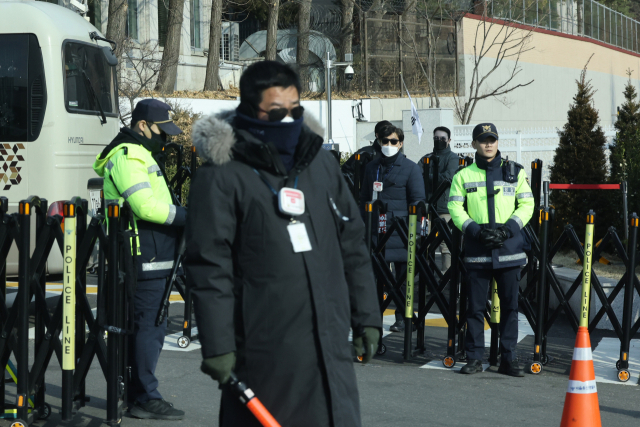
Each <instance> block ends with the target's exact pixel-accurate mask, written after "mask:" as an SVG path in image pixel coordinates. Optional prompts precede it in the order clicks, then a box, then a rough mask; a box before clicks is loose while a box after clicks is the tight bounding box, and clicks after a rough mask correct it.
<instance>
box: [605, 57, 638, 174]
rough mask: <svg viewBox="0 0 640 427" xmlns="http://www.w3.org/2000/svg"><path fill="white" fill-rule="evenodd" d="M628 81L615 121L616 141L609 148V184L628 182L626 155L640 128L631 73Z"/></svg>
mask: <svg viewBox="0 0 640 427" xmlns="http://www.w3.org/2000/svg"><path fill="white" fill-rule="evenodd" d="M627 75H628V76H629V81H628V82H627V85H626V86H625V88H624V99H625V102H624V104H622V106H621V107H620V109H619V112H618V120H617V121H616V124H615V127H616V139H615V141H614V144H613V145H612V146H611V155H610V157H609V159H610V162H611V182H614V183H619V182H622V181H628V179H629V172H630V171H629V164H628V159H627V157H628V153H629V152H630V149H631V147H632V146H633V145H634V142H635V141H634V138H635V136H636V133H637V131H638V126H640V103H639V102H638V101H637V98H638V94H637V92H636V88H635V87H633V84H632V83H631V71H630V70H628V71H627Z"/></svg>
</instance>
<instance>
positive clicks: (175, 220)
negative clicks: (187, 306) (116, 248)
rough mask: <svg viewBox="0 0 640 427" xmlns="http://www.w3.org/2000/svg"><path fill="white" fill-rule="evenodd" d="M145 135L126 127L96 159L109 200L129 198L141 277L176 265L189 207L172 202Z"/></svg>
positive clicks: (164, 273) (162, 274) (166, 272)
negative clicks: (145, 140) (181, 229)
mask: <svg viewBox="0 0 640 427" xmlns="http://www.w3.org/2000/svg"><path fill="white" fill-rule="evenodd" d="M143 138H144V137H142V136H140V135H138V134H137V133H135V132H133V131H132V130H131V129H127V128H123V129H122V130H121V132H120V134H118V136H117V137H116V138H115V139H114V141H113V142H112V143H111V144H110V145H109V146H108V147H107V148H106V149H105V150H104V151H103V152H102V153H101V154H99V155H98V157H97V158H96V161H95V163H94V165H93V169H94V170H95V171H96V173H97V174H98V175H99V176H101V177H104V188H103V191H104V198H105V203H109V202H111V201H117V202H118V203H119V204H120V205H122V203H124V201H125V200H126V201H127V202H129V204H130V205H131V209H132V210H133V213H134V221H135V225H136V230H137V232H138V278H139V279H142V280H148V279H156V278H162V277H167V276H168V275H169V274H170V272H171V268H172V267H173V263H174V258H175V254H176V244H177V235H178V230H177V227H180V226H184V224H185V222H186V210H185V208H183V207H181V206H176V205H174V204H173V203H172V199H171V193H170V192H169V188H168V187H167V183H166V181H165V179H164V176H163V175H162V171H161V169H160V166H158V163H157V162H156V160H155V159H154V158H153V156H152V155H151V152H150V151H149V150H147V148H145V147H144V146H143V145H141V143H140V142H142V141H143Z"/></svg>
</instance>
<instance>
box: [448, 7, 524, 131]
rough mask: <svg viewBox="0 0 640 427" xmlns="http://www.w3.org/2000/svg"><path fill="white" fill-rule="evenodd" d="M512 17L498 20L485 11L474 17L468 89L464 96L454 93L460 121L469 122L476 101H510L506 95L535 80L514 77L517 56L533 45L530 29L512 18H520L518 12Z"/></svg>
mask: <svg viewBox="0 0 640 427" xmlns="http://www.w3.org/2000/svg"><path fill="white" fill-rule="evenodd" d="M522 12H523V13H524V12H525V11H524V10H523V11H522ZM512 19H513V21H506V20H500V21H498V20H496V19H494V18H490V17H488V16H487V15H486V12H485V14H484V15H483V17H482V19H481V20H479V21H477V26H476V30H475V38H474V39H473V59H472V63H471V65H472V67H473V68H472V71H471V81H470V82H468V87H469V91H468V93H467V94H466V96H458V95H454V97H453V102H454V114H455V115H456V118H457V119H458V120H459V121H460V123H461V124H465V125H466V124H469V123H470V122H471V118H472V117H473V112H474V111H475V108H476V106H477V105H478V102H480V101H482V100H484V99H488V98H495V99H497V100H498V101H500V102H502V103H503V104H504V105H509V99H508V97H507V96H505V95H507V94H508V93H510V92H513V91H514V90H516V89H519V88H521V87H525V86H529V85H530V84H531V83H533V82H534V79H531V80H530V81H528V82H526V83H517V81H518V79H517V77H518V75H519V74H520V72H521V71H522V68H521V66H520V59H521V58H522V55H524V54H525V53H527V52H529V51H530V50H532V49H534V47H533V46H531V39H532V36H533V29H529V28H526V27H522V26H521V25H519V24H517V23H516V22H514V21H519V20H521V19H522V17H521V16H520V17H516V16H514V17H513V18H512ZM505 60H506V61H505ZM496 71H498V72H496ZM492 76H493V79H492V80H491V81H490V80H489V79H490V78H491V77H492Z"/></svg>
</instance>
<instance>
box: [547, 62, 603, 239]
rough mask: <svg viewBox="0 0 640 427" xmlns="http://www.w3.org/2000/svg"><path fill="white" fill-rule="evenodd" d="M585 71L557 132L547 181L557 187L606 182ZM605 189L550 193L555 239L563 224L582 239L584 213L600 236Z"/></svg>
mask: <svg viewBox="0 0 640 427" xmlns="http://www.w3.org/2000/svg"><path fill="white" fill-rule="evenodd" d="M586 73H587V68H586V66H585V68H584V69H583V70H582V73H581V74H580V80H577V81H576V83H577V84H578V93H577V94H576V95H575V96H574V98H573V104H572V105H571V106H570V108H569V112H568V114H567V116H568V120H567V123H566V124H565V125H564V127H563V128H562V130H561V131H559V132H558V134H559V136H560V145H559V146H558V148H557V149H556V153H555V155H554V158H553V165H552V166H551V182H553V183H558V184H602V183H605V182H606V181H607V166H606V157H605V152H604V150H605V146H606V143H607V140H606V138H605V136H604V132H603V131H602V127H601V126H600V124H599V118H598V111H597V110H596V109H595V108H594V106H593V94H594V91H593V87H592V86H591V82H590V81H587V80H586ZM606 191H607V190H553V192H552V193H551V204H552V205H553V206H554V207H555V209H556V221H555V226H554V236H555V238H557V237H558V236H559V235H560V233H562V231H563V230H564V226H565V225H566V224H572V225H573V226H574V228H575V230H576V233H577V234H578V238H579V239H580V240H583V239H584V233H585V221H586V216H587V213H588V212H589V210H590V209H593V210H594V211H595V212H596V214H597V217H596V237H597V238H599V237H602V236H603V235H604V234H605V232H606V230H607V228H608V227H609V225H610V222H609V220H608V217H609V216H610V213H609V212H607V211H606V207H607V202H606V199H607V197H608V195H607V194H606Z"/></svg>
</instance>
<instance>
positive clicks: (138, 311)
mask: <svg viewBox="0 0 640 427" xmlns="http://www.w3.org/2000/svg"><path fill="white" fill-rule="evenodd" d="M166 283H167V279H153V280H139V281H138V285H137V287H136V295H135V298H134V330H133V335H131V337H130V341H129V363H130V366H131V383H130V386H129V396H128V400H129V402H130V403H133V402H135V401H138V402H140V403H145V402H147V401H149V400H152V399H162V395H161V394H160V392H159V391H158V384H159V382H158V379H157V378H156V375H155V373H156V365H157V364H158V359H159V358H160V351H162V346H163V345H164V337H165V333H166V330H167V320H166V319H165V321H164V322H163V323H162V325H160V326H156V317H157V315H158V311H159V310H160V303H161V301H162V296H163V294H164V288H165V286H166Z"/></svg>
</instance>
